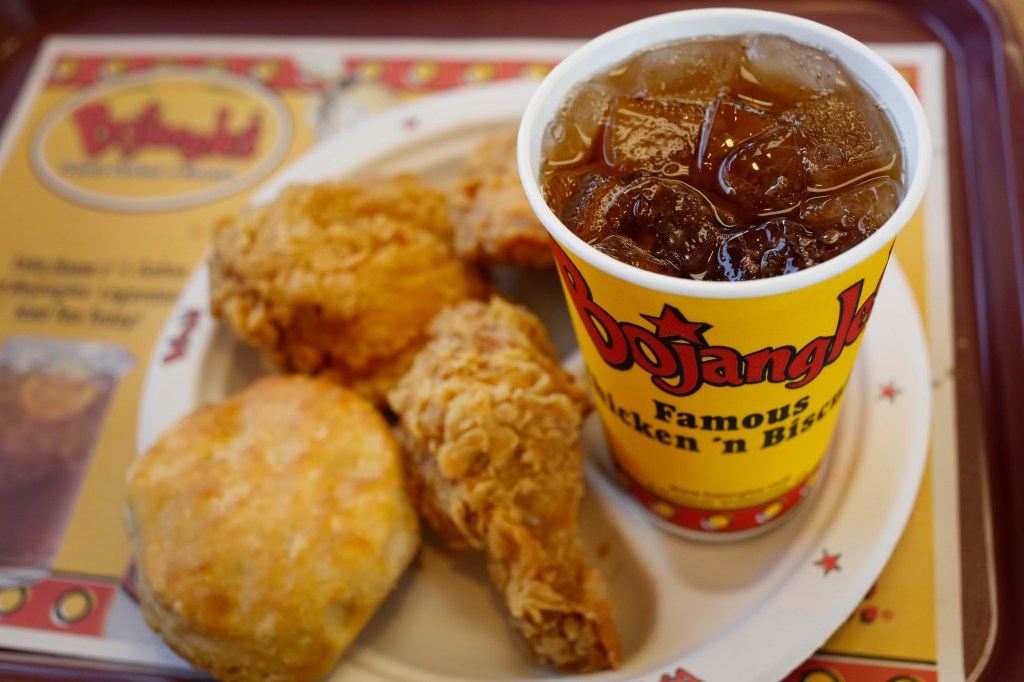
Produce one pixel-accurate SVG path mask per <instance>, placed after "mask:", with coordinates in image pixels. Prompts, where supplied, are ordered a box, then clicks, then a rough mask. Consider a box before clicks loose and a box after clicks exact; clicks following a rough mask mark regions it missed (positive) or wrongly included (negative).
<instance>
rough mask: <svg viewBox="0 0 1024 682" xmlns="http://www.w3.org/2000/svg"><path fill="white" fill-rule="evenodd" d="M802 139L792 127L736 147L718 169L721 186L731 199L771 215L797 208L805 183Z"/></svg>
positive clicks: (768, 133) (745, 206) (751, 209)
mask: <svg viewBox="0 0 1024 682" xmlns="http://www.w3.org/2000/svg"><path fill="white" fill-rule="evenodd" d="M802 150H803V140H802V139H801V135H800V132H799V131H798V130H796V129H795V128H792V127H789V126H779V127H776V128H772V129H771V130H766V131H765V132H763V133H761V134H760V135H756V136H754V137H752V138H750V139H748V140H747V141H745V142H743V143H742V144H740V145H738V146H736V147H735V148H734V149H733V150H732V151H731V152H730V153H729V155H728V156H727V157H726V158H725V161H723V162H722V166H721V167H720V168H719V170H718V186H719V189H720V190H721V191H722V193H723V194H724V195H725V196H726V197H728V198H729V199H730V200H732V201H733V202H735V203H736V204H738V205H739V206H742V207H744V208H746V209H747V210H749V211H751V212H753V213H755V214H756V215H769V214H773V213H780V212H784V211H787V210H790V209H792V208H794V207H796V206H797V205H798V204H799V203H800V200H801V199H802V197H803V193H804V187H805V184H806V181H805V177H804V167H803V154H802Z"/></svg>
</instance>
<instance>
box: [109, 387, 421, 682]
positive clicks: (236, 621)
mask: <svg viewBox="0 0 1024 682" xmlns="http://www.w3.org/2000/svg"><path fill="white" fill-rule="evenodd" d="M128 497H129V501H128V508H127V510H126V520H127V528H128V534H129V536H130V537H131V540H132V544H133V548H134V551H135V557H136V563H137V576H138V593H139V600H140V606H141V609H142V613H143V615H144V616H145V618H146V621H147V622H148V623H149V625H150V626H151V627H152V628H153V629H154V630H155V631H157V632H158V633H159V634H160V635H161V636H162V637H163V638H164V640H165V641H166V642H167V644H168V645H169V646H170V647H171V648H172V649H173V650H174V651H176V652H177V653H178V654H179V655H181V656H182V657H183V658H185V659H186V660H187V661H189V662H190V663H192V664H193V665H194V666H195V667H197V668H199V669H202V670H206V671H208V672H210V673H211V674H212V675H214V676H215V677H217V678H219V679H221V680H225V681H227V682H253V681H257V680H259V681H262V682H272V681H278V680H279V681H281V682H284V681H285V680H287V681H290V682H294V681H302V680H314V679H318V678H320V677H322V676H324V675H325V674H327V673H328V672H329V671H330V670H331V668H332V666H334V664H335V663H336V661H337V660H338V657H339V656H340V655H341V653H342V652H343V651H344V650H345V649H346V647H348V646H349V644H350V643H351V642H352V640H353V639H354V638H355V636H356V634H357V633H358V632H359V631H360V629H361V628H362V627H363V626H364V625H365V623H366V622H367V620H368V619H369V618H370V616H371V615H372V614H373V613H374V611H375V610H376V609H377V607H378V606H379V605H380V604H381V602H382V601H383V600H384V598H385V597H386V596H387V595H388V593H389V592H390V591H391V590H392V589H393V588H394V586H395V584H396V581H397V580H398V578H399V576H400V575H401V573H402V572H403V570H404V569H405V568H406V566H407V565H408V564H409V562H410V561H411V559H412V558H413V556H414V554H415V552H416V550H417V548H418V545H419V540H420V535H419V524H418V520H417V517H416V514H415V511H414V510H413V508H412V506H411V504H410V502H409V501H408V499H407V497H406V495H405V493H404V490H403V476H402V470H401V460H400V454H399V451H398V447H397V445H396V443H395V440H394V438H393V437H392V435H391V432H390V430H389V427H388V425H387V423H386V422H385V421H384V419H383V418H382V417H381V416H380V414H379V413H378V412H377V411H376V410H375V409H374V407H373V406H372V405H371V404H370V403H369V402H367V401H366V400H365V399H363V398H361V397H360V396H358V395H357V394H355V393H353V392H352V391H349V390H347V389H344V388H342V387H340V386H337V385H335V384H332V383H330V382H328V381H326V380H323V379H313V378H308V377H302V376H298V375H292V376H274V377H267V378H263V379H261V380H259V381H257V382H256V383H254V384H253V385H252V386H250V387H249V388H247V389H246V390H244V391H242V392H241V393H239V394H237V395H236V396H234V397H231V398H229V399H227V400H225V401H223V402H221V403H217V404H212V405H207V406H204V407H201V408H199V409H198V410H196V411H195V412H194V413H192V414H191V415H189V416H187V417H185V418H184V419H182V420H181V421H179V422H178V423H177V424H176V425H174V426H173V427H172V428H170V429H169V430H168V431H167V432H166V433H165V434H164V435H163V436H162V437H161V438H160V439H159V441H158V442H157V443H156V444H155V445H153V447H152V448H150V449H149V450H148V451H147V452H146V453H145V454H144V455H143V456H142V457H140V458H139V459H138V460H137V461H136V462H135V464H134V465H133V467H132V469H131V470H130V472H129V476H128Z"/></svg>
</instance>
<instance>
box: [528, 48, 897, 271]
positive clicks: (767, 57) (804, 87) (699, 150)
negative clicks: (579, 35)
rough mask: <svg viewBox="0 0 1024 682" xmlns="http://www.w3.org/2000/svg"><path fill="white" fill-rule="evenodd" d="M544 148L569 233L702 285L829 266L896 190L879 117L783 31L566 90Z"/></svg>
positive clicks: (685, 51)
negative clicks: (567, 92)
mask: <svg viewBox="0 0 1024 682" xmlns="http://www.w3.org/2000/svg"><path fill="white" fill-rule="evenodd" d="M542 153H543V159H544V160H543V164H542V166H541V182H542V185H543V189H544V193H545V198H546V199H547V201H548V204H549V205H550V206H551V209H552V210H553V211H554V213H555V215H557V216H558V217H559V219H560V220H561V221H562V222H563V223H564V224H565V225H566V226H568V227H569V228H570V229H571V230H572V231H573V232H574V233H576V235H577V236H579V237H580V238H581V239H583V240H584V241H585V242H587V243H588V244H590V245H591V246H593V247H594V248H595V249H597V250H598V251H601V252H603V253H606V254H608V255H610V256H612V257H614V258H617V259H619V260H622V261H624V262H626V263H629V264H630V265H634V266H636V267H639V268H643V269H645V270H650V271H652V272H658V273H662V274H666V275H673V276H678V277H686V278H689V279H697V280H726V281H737V280H746V279H759V278H764V277H771V276H775V275H783V274H786V273H789V272H795V271H797V270H801V269H804V268H807V267H810V266H812V265H814V264H816V263H820V262H822V261H824V260H828V259H830V258H832V257H834V256H836V255H838V254H840V253H843V252H844V251H846V250H848V249H849V248H850V247H852V246H853V245H854V244H857V243H859V242H860V241H863V240H864V239H865V238H866V237H868V236H870V235H871V234H873V233H874V232H875V230H877V229H878V227H880V226H881V225H882V224H883V223H884V222H885V221H886V220H887V219H888V218H889V216H891V215H892V213H893V211H895V210H896V206H897V205H898V204H899V201H900V199H901V198H902V195H903V186H902V181H903V178H902V165H901V160H900V150H899V144H898V142H897V139H896V135H895V132H894V131H893V128H892V124H891V123H890V122H889V120H888V118H887V117H886V114H885V111H884V110H883V109H882V108H881V107H880V106H879V104H878V103H877V102H876V101H875V99H874V97H873V96H871V95H869V94H868V93H867V92H866V91H865V90H864V88H863V87H861V86H860V84H858V83H857V82H856V81H855V80H853V79H852V78H851V77H850V76H849V75H848V74H847V73H846V71H845V69H844V67H843V66H842V65H841V64H840V63H839V62H838V61H837V60H836V59H835V58H834V57H832V56H831V55H830V54H828V53H826V52H824V51H823V50H820V49H818V48H816V47H812V46H809V45H804V44H801V43H798V42H796V41H794V40H792V39H790V38H788V37H785V36H781V35H763V34H747V35H739V36H724V37H698V38H688V39H685V40H681V41H676V42H672V43H668V44H665V45H661V46H657V47H654V48H650V49H647V50H644V51H643V52H640V53H639V54H637V55H634V56H633V57H631V58H630V59H629V60H627V61H625V62H623V63H621V64H618V65H616V66H614V67H613V68H611V69H607V70H605V71H604V72H603V73H601V74H599V75H597V76H596V77H594V78H591V79H590V80H588V81H587V82H585V83H583V84H581V85H579V86H578V87H577V88H576V89H575V91H574V92H573V93H571V95H570V97H569V100H568V102H567V103H566V105H565V107H564V109H562V111H561V112H560V114H559V116H558V117H557V118H556V119H555V120H554V121H552V122H551V124H550V125H549V126H548V129H547V134H546V136H545V139H544V146H543V152H542Z"/></svg>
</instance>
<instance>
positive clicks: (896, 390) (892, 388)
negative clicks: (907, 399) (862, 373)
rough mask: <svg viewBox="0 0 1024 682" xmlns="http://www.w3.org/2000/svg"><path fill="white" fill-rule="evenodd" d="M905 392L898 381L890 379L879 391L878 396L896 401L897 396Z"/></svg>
mask: <svg viewBox="0 0 1024 682" xmlns="http://www.w3.org/2000/svg"><path fill="white" fill-rule="evenodd" d="M902 392H903V389H902V388H900V387H899V386H897V385H896V382H894V381H890V382H889V383H887V384H886V385H885V386H882V389H881V390H880V391H879V392H878V397H879V398H881V399H883V400H888V401H889V402H890V403H891V402H895V400H896V396H898V395H899V394H900V393H902Z"/></svg>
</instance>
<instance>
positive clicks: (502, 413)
mask: <svg viewBox="0 0 1024 682" xmlns="http://www.w3.org/2000/svg"><path fill="white" fill-rule="evenodd" d="M429 331H430V334H431V337H432V338H431V341H430V342H429V343H428V344H427V345H426V346H425V347H424V349H423V350H422V351H421V353H420V354H419V356H417V358H416V360H415V362H414V363H413V366H412V368H411V369H410V371H409V372H408V374H406V375H405V376H404V377H403V378H402V379H401V380H399V382H398V384H397V385H396V386H395V388H394V389H393V390H392V391H391V392H390V394H389V396H388V397H389V403H390V405H391V408H392V409H393V410H394V411H395V413H396V414H397V415H398V417H399V420H400V421H399V429H398V431H399V442H400V443H401V444H402V446H403V450H404V453H405V457H406V460H407V466H406V475H407V480H408V485H409V488H410V492H411V494H412V497H413V499H414V500H415V502H416V503H417V506H418V508H419V510H420V513H421V515H422V516H423V518H425V519H426V520H427V521H428V522H429V523H430V524H431V525H432V526H433V527H434V528H435V529H436V530H437V531H438V532H439V533H440V534H441V536H442V537H443V538H445V540H446V541H447V542H448V543H449V544H450V545H451V546H453V547H455V548H475V549H482V550H485V551H486V553H487V558H488V568H489V571H490V574H491V578H492V580H493V582H494V584H495V585H496V587H497V589H498V590H499V591H500V592H501V594H502V595H503V596H504V598H505V601H506V603H507V605H508V610H509V613H510V615H511V620H512V625H513V628H514V629H515V631H516V632H517V633H518V635H519V636H520V638H521V639H522V641H523V643H524V644H525V646H526V649H527V651H528V652H529V654H530V655H532V656H533V657H534V658H535V659H537V660H539V661H542V662H544V663H546V664H548V665H552V666H554V667H556V668H559V669H561V670H563V671H566V672H590V671H596V670H603V669H607V668H614V667H616V666H617V665H618V662H619V647H618V637H617V634H616V631H615V626H614V624H613V622H612V604H611V601H610V599H609V597H608V588H607V585H606V583H605V581H604V579H603V578H602V576H601V575H600V574H599V573H598V572H597V570H596V569H594V568H593V567H592V566H590V565H589V563H588V561H587V558H586V555H585V552H584V549H583V546H582V544H581V542H580V540H579V538H578V534H577V508H578V506H579V501H580V497H581V495H582V493H583V453H582V450H581V448H580V441H579V432H580V424H581V421H582V419H583V416H584V415H585V413H586V412H587V411H588V409H589V407H590V406H589V403H588V401H587V399H586V396H585V395H584V393H583V392H582V390H581V389H580V387H579V386H578V385H577V384H576V383H575V382H574V381H573V379H572V378H571V376H570V375H569V374H567V373H566V372H565V371H563V370H562V369H561V367H560V366H559V364H558V360H557V357H556V355H555V352H554V349H553V348H552V346H551V343H550V341H549V340H548V338H547V332H546V330H545V329H544V327H543V326H542V324H541V322H540V321H539V320H538V319H537V318H536V317H535V316H533V315H532V314H531V313H529V312H527V311H526V310H525V309H523V308H520V307H518V306H514V305H512V304H511V303H508V302H506V301H504V300H502V299H500V298H497V297H495V298H492V299H491V301H490V302H489V303H483V302H480V301H473V302H467V303H463V304H461V305H459V306H457V307H455V308H451V309H448V310H446V311H443V312H442V313H440V314H439V315H438V316H437V317H436V318H434V320H433V321H432V322H431V324H430V328H429Z"/></svg>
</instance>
